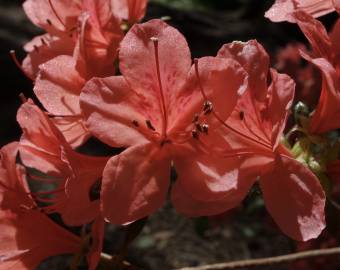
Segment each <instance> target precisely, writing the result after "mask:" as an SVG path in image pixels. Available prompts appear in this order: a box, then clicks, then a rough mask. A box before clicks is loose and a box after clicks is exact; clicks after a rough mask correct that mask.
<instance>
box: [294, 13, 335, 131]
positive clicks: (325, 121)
mask: <svg viewBox="0 0 340 270" xmlns="http://www.w3.org/2000/svg"><path fill="white" fill-rule="evenodd" d="M294 16H295V18H296V21H297V23H298V25H299V26H300V28H301V30H302V31H303V33H304V34H305V36H306V37H307V39H308V40H309V42H310V43H311V46H312V49H313V54H312V55H309V54H307V53H306V52H303V51H301V54H302V56H303V57H304V58H305V59H306V60H308V61H310V62H311V63H312V64H314V65H315V66H316V67H317V68H319V69H320V71H321V73H322V77H323V79H322V88H321V95H320V98H319V103H318V105H317V107H316V109H315V111H314V112H313V115H312V118H311V122H310V131H311V132H312V133H324V132H327V131H330V130H333V129H337V128H340V121H338V119H339V117H340V88H339V87H340V86H339V83H340V80H339V78H340V58H339V53H338V50H339V48H340V43H339V38H338V34H339V30H340V24H339V22H337V23H336V24H335V26H334V28H333V30H332V32H331V33H330V35H328V34H327V31H326V29H325V28H324V26H323V25H322V24H321V23H320V22H319V21H317V20H316V19H314V18H313V17H311V16H310V15H308V14H307V13H305V12H303V11H298V12H296V13H294Z"/></svg>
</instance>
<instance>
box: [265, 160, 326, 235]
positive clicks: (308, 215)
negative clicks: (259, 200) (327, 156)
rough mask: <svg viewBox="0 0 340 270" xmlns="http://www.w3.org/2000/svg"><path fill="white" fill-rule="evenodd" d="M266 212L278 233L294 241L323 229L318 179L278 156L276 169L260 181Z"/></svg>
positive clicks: (309, 172)
mask: <svg viewBox="0 0 340 270" xmlns="http://www.w3.org/2000/svg"><path fill="white" fill-rule="evenodd" d="M260 185H261V189H262V192H263V197H264V200H265V204H266V208H267V210H268V211H269V213H270V214H271V215H272V217H273V219H274V220H275V222H276V223H277V225H278V226H279V227H280V229H281V230H282V231H283V232H284V233H285V234H287V235H288V236H290V237H291V238H293V239H295V240H297V241H307V240H310V239H313V238H316V237H318V236H319V234H320V233H321V231H322V230H323V229H324V228H325V215H324V207H325V201H326V200H325V194H324V192H323V189H322V187H321V185H320V183H319V181H318V179H317V177H316V176H315V175H314V174H313V173H312V172H311V171H310V170H309V169H308V168H307V167H305V166H304V165H302V164H301V163H299V162H298V161H296V160H294V159H292V158H289V157H286V156H277V159H276V164H275V169H274V170H273V171H272V172H271V173H267V174H265V175H263V176H262V177H261V179H260Z"/></svg>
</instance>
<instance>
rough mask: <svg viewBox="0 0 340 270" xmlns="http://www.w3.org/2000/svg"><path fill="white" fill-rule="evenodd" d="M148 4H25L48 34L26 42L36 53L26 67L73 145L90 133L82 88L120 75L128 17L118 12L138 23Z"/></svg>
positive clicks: (31, 0) (98, 0)
mask: <svg viewBox="0 0 340 270" xmlns="http://www.w3.org/2000/svg"><path fill="white" fill-rule="evenodd" d="M135 2H136V3H135ZM67 4H68V5H70V6H69V7H68V6H66V5H67ZM145 6H146V1H127V2H124V1H120V2H117V3H116V2H115V1H112V3H111V2H110V1H109V0H84V1H70V3H66V2H65V1H55V0H27V1H26V2H25V3H24V8H25V11H26V13H27V15H28V17H29V18H30V19H31V20H32V21H33V22H34V23H35V24H37V25H38V26H41V27H42V28H44V29H46V30H47V31H48V32H49V33H48V34H46V35H47V36H46V35H45V37H36V38H35V39H33V41H32V42H30V43H29V44H27V45H26V47H27V48H28V47H29V48H30V51H31V52H30V53H29V55H28V56H27V57H26V59H25V60H24V62H23V69H24V70H25V71H26V73H27V74H28V75H29V76H30V77H36V76H37V78H36V82H35V87H34V92H35V94H36V95H37V97H38V99H39V101H40V102H41V103H42V104H43V106H44V107H45V108H46V109H47V111H48V112H49V113H50V114H51V115H52V116H53V117H54V118H53V121H54V122H55V124H56V125H57V126H58V128H59V129H60V130H61V131H62V132H63V134H64V136H65V137H66V139H67V141H68V142H70V143H71V145H72V146H73V147H77V146H79V145H81V144H82V143H83V142H84V141H86V140H87V139H88V138H89V137H90V133H89V132H88V131H87V129H86V127H85V125H84V123H83V119H82V114H81V111H80V109H79V94H80V92H81V88H82V87H83V86H84V84H85V82H86V81H87V80H89V79H90V78H92V77H94V76H99V77H105V76H110V75H113V74H114V73H115V68H114V61H115V59H116V56H117V48H118V46H119V42H120V41H121V39H122V38H123V31H122V29H121V23H122V22H123V19H122V18H121V17H119V16H118V12H120V11H124V12H126V13H128V14H129V18H130V19H131V22H135V21H138V20H140V19H141V18H142V17H143V16H144V13H145ZM65 9H66V10H67V12H66V13H65V12H64V10H65ZM131 9H132V10H131ZM49 17H51V19H49Z"/></svg>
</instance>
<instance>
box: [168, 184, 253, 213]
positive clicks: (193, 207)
mask: <svg viewBox="0 0 340 270" xmlns="http://www.w3.org/2000/svg"><path fill="white" fill-rule="evenodd" d="M181 184H182V182H176V183H175V184H174V186H173V188H172V192H171V201H172V204H173V205H174V207H175V208H176V210H177V211H178V212H179V213H182V214H184V215H186V216H189V217H199V216H211V215H217V214H220V213H223V212H225V211H227V210H230V209H232V208H234V207H236V206H238V205H239V204H241V202H242V200H243V199H244V198H245V196H246V195H247V193H248V192H249V189H250V188H251V185H250V183H247V184H249V185H244V186H243V187H239V189H238V190H237V191H234V192H230V193H229V194H228V195H227V196H225V197H224V198H220V199H219V200H211V201H206V200H204V201H199V200H196V199H194V198H193V197H192V196H191V195H192V193H191V191H187V190H186V189H185V188H184V187H183V186H182V185H181Z"/></svg>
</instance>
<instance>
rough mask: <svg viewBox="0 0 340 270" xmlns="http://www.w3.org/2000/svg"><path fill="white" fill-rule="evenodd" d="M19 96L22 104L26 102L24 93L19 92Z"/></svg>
mask: <svg viewBox="0 0 340 270" xmlns="http://www.w3.org/2000/svg"><path fill="white" fill-rule="evenodd" d="M19 98H20V100H21V102H22V104H24V103H26V102H27V98H26V97H25V95H24V93H20V94H19Z"/></svg>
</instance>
